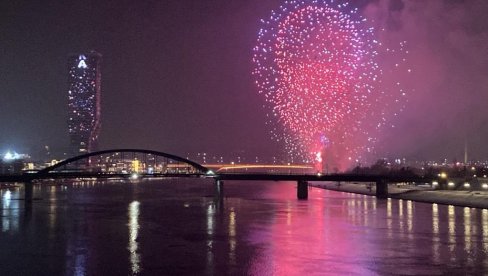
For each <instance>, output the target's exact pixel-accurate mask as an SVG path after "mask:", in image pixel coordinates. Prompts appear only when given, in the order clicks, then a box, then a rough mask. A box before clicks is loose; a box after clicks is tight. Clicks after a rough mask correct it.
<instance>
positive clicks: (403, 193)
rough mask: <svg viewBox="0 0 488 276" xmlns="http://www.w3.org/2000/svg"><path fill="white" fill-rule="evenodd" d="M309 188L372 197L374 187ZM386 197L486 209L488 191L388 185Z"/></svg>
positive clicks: (326, 185)
mask: <svg viewBox="0 0 488 276" xmlns="http://www.w3.org/2000/svg"><path fill="white" fill-rule="evenodd" d="M311 186H313V187H317V188H322V189H327V190H333V191H339V192H347V193H356V194H363V195H370V196H374V195H375V193H376V188H375V185H368V184H356V183H341V184H340V185H337V183H319V182H315V183H311ZM388 194H389V195H388V197H389V198H394V199H404V200H412V201H417V202H425V203H437V204H444V205H454V206H461V207H472V208H481V209H488V191H440V190H433V189H432V188H430V187H422V186H414V185H389V186H388Z"/></svg>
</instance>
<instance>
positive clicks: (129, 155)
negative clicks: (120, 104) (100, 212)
mask: <svg viewBox="0 0 488 276" xmlns="http://www.w3.org/2000/svg"><path fill="white" fill-rule="evenodd" d="M139 177H142V178H155V177H198V178H213V179H214V180H215V185H216V190H217V191H218V192H219V193H221V192H222V191H223V183H224V181H232V180H241V181H244V180H249V181H257V180H260V181H296V182H297V197H298V198H299V199H307V198H308V182H310V181H332V182H360V183H361V182H362V183H375V185H376V196H377V197H378V198H386V197H388V184H389V183H399V182H410V183H412V182H416V183H426V182H431V181H432V179H427V178H423V177H402V176H391V175H362V174H320V173H318V174H306V173H301V174H291V173H263V172H262V173H247V172H245V173H242V172H230V173H229V172H227V171H224V172H218V173H215V172H213V171H212V170H210V169H208V168H206V167H204V166H203V165H201V164H198V163H196V162H193V161H191V160H188V159H186V158H183V157H179V156H176V155H172V154H168V153H164V152H159V151H152V150H141V149H113V150H104V151H97V152H92V153H87V154H83V155H80V156H76V157H73V158H69V159H66V160H64V161H62V162H59V163H57V164H55V165H53V166H50V167H47V168H45V169H42V170H40V171H38V172H35V173H24V174H22V175H13V176H0V181H8V182H24V183H26V198H31V193H32V190H31V189H30V191H29V189H27V187H28V186H29V187H32V182H33V181H42V180H46V179H80V178H96V179H103V178H139ZM29 196H30V197H29Z"/></svg>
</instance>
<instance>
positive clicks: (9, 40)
mask: <svg viewBox="0 0 488 276" xmlns="http://www.w3.org/2000/svg"><path fill="white" fill-rule="evenodd" d="M1 5H2V10H5V11H6V12H7V14H8V16H7V17H6V19H4V20H6V22H7V23H8V24H5V25H3V26H2V27H1V28H2V30H3V31H4V33H5V44H4V56H5V58H4V59H3V60H2V65H3V66H2V68H3V69H2V76H3V80H4V81H3V82H2V83H1V84H0V109H1V110H2V112H3V114H2V116H1V118H0V152H5V151H6V150H9V149H10V150H12V151H17V152H29V153H30V154H36V153H37V152H39V151H42V150H43V149H44V147H45V146H46V145H47V146H49V148H50V149H51V150H52V151H53V152H57V153H58V154H59V153H62V152H67V151H68V148H69V141H70V140H69V136H68V134H67V133H66V120H68V118H67V116H66V114H68V109H67V108H66V106H67V98H66V96H65V95H66V94H65V93H66V90H67V86H66V74H65V68H66V67H65V66H66V55H67V54H68V53H71V52H85V51H87V50H90V49H95V50H97V51H99V52H101V53H103V54H104V80H103V84H102V86H103V88H102V89H103V91H104V92H103V94H102V96H101V97H102V101H101V103H102V110H103V111H104V113H103V115H102V121H103V122H102V124H103V126H104V129H103V131H102V132H101V133H100V148H149V149H154V150H162V151H166V152H172V153H175V154H180V155H186V154H187V153H188V152H209V153H211V154H213V155H217V156H218V155H222V154H225V153H227V152H245V153H247V154H249V155H250V156H258V155H264V156H275V155H279V154H280V153H281V152H282V149H283V148H284V147H283V145H282V144H280V143H277V142H275V141H272V140H271V139H270V134H269V131H270V128H269V126H268V125H266V122H267V120H268V119H267V117H266V111H265V110H263V108H262V105H263V104H264V101H263V97H262V96H261V95H259V94H258V93H257V88H256V86H255V83H254V79H253V77H252V76H251V71H252V68H253V65H252V61H251V60H252V55H253V53H252V48H253V45H254V44H255V42H256V39H257V33H258V31H259V28H260V24H259V22H260V19H263V18H267V17H268V16H269V15H270V14H269V11H270V10H273V9H275V10H276V9H277V7H279V5H280V1H264V2H263V1H251V2H248V3H228V2H225V1H217V0H215V1H210V2H206V3H201V2H199V1H187V2H185V3H180V2H179V1H169V2H167V3H164V4H162V3H145V4H140V5H139V4H138V5H135V4H131V3H129V2H125V3H121V5H120V7H119V8H117V9H113V8H112V7H111V5H110V4H109V3H95V2H94V1H81V2H79V3H63V4H62V3H56V2H51V3H50V4H46V3H42V4H41V3H39V4H33V3H27V2H18V3H2V4H1ZM354 5H357V7H358V8H359V9H360V10H359V12H360V13H361V14H362V15H363V16H364V17H366V18H367V19H368V20H370V21H371V22H374V24H375V25H376V26H375V27H376V28H378V29H381V28H385V29H386V32H384V33H383V36H384V37H383V38H384V39H385V40H395V38H398V37H402V39H405V40H407V41H408V43H409V51H410V54H409V57H408V63H409V65H410V66H411V67H412V69H413V72H412V76H411V79H410V80H406V85H407V86H408V87H409V89H411V91H412V92H411V94H410V95H409V101H408V103H407V104H406V109H405V111H404V112H403V113H401V114H399V116H398V117H396V118H395V120H394V123H395V126H396V127H395V128H393V129H392V130H391V131H389V132H387V133H384V134H383V137H380V138H381V139H382V141H383V142H382V144H381V145H382V147H381V148H379V151H380V152H379V153H378V155H379V157H393V156H394V157H406V158H408V159H443V158H448V159H449V160H453V159H458V160H462V159H463V155H464V144H465V140H466V139H467V141H468V145H469V152H470V159H475V160H476V159H481V160H483V159H486V158H484V157H486V156H488V147H487V146H486V145H485V141H486V140H487V139H486V138H487V137H488V130H487V129H488V128H487V115H486V111H484V103H485V102H486V100H487V96H486V93H485V91H486V88H487V87H488V84H487V83H486V81H485V80H484V75H485V74H484V73H485V72H486V68H487V67H488V66H487V64H488V61H487V58H486V57H485V56H484V55H482V53H483V52H484V48H483V46H482V45H483V43H480V42H483V41H485V40H486V35H487V31H486V30H487V28H486V27H487V26H486V23H484V21H483V20H481V18H482V14H483V13H484V12H485V11H487V10H488V7H487V5H486V3H484V2H483V1H429V2H428V3H420V2H419V3H418V2H410V1H360V2H355V3H354ZM142 15H144V16H142ZM87 18H90V20H88V22H86V19H87ZM372 19H373V20H374V21H373V20H372ZM82 22H83V23H82ZM412 22H415V24H414V23H412ZM419 30H420V31H419ZM402 81H404V80H403V79H402Z"/></svg>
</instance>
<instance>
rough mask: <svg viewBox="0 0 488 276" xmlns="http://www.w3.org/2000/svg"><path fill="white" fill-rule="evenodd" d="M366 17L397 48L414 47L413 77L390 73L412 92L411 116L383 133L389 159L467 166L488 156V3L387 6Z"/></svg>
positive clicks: (417, 1) (412, 1) (394, 0)
mask: <svg viewBox="0 0 488 276" xmlns="http://www.w3.org/2000/svg"><path fill="white" fill-rule="evenodd" d="M363 12H364V16H366V17H367V18H368V20H369V21H370V22H372V24H374V25H375V27H376V28H377V29H384V32H381V37H380V39H381V41H382V42H384V43H389V44H391V45H393V44H398V43H399V42H401V41H407V48H408V51H409V53H408V56H407V62H406V63H407V65H406V66H408V67H409V69H411V73H405V71H403V72H393V73H392V72H385V77H386V78H387V79H389V80H390V81H396V80H398V81H399V82H401V83H402V86H403V87H406V90H407V98H408V102H407V103H406V105H405V110H404V112H402V113H400V114H399V115H398V116H396V117H394V120H393V121H392V123H393V125H395V127H394V128H392V129H388V130H386V131H384V132H383V134H382V137H381V139H380V143H379V146H378V152H379V153H380V155H382V156H383V157H390V158H396V157H406V158H407V159H437V160H438V159H444V158H446V159H448V160H449V161H452V160H462V159H463V153H464V144H465V141H467V143H468V148H469V159H471V160H480V159H481V160H486V159H488V158H486V157H487V156H488V147H487V144H486V143H487V142H488V78H487V75H488V43H487V42H488V21H486V20H485V16H486V14H487V13H488V2H487V1H484V0H470V1H460V0H445V1H441V0H429V1H424V0H408V1H407V0H403V1H402V0H379V1H374V2H371V3H369V4H368V5H367V6H366V7H364V10H363Z"/></svg>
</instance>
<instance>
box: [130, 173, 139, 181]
mask: <svg viewBox="0 0 488 276" xmlns="http://www.w3.org/2000/svg"><path fill="white" fill-rule="evenodd" d="M138 178H139V175H138V174H137V173H133V174H131V176H130V179H132V180H136V179H138Z"/></svg>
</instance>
